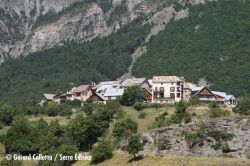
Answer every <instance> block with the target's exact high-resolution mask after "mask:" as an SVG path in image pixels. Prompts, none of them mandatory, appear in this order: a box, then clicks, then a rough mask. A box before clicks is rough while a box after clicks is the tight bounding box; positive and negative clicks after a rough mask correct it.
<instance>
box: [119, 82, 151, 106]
mask: <svg viewBox="0 0 250 166" xmlns="http://www.w3.org/2000/svg"><path fill="white" fill-rule="evenodd" d="M145 98H146V94H145V92H144V90H143V89H141V88H140V87H139V86H132V87H128V88H127V89H126V90H125V92H124V93H123V95H122V97H121V99H120V102H121V104H122V105H125V106H131V105H133V104H135V103H136V102H143V101H145Z"/></svg>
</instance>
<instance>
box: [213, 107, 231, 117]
mask: <svg viewBox="0 0 250 166" xmlns="http://www.w3.org/2000/svg"><path fill="white" fill-rule="evenodd" d="M229 115H230V112H229V111H223V110H221V109H219V108H218V109H213V110H211V111H210V113H209V117H210V118H218V117H225V116H229Z"/></svg>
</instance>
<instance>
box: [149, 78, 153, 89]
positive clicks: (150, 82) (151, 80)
mask: <svg viewBox="0 0 250 166" xmlns="http://www.w3.org/2000/svg"><path fill="white" fill-rule="evenodd" d="M148 83H149V85H150V87H152V86H153V79H149V80H148Z"/></svg>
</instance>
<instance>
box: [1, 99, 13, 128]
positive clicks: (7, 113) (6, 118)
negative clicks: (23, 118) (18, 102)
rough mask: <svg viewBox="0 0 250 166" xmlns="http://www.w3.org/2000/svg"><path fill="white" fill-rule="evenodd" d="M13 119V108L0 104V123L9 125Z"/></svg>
mask: <svg viewBox="0 0 250 166" xmlns="http://www.w3.org/2000/svg"><path fill="white" fill-rule="evenodd" d="M13 118H14V108H12V107H11V106H9V105H6V104H2V105H1V104H0V121H1V122H3V123H4V124H6V125H9V124H10V123H11V122H12V120H13Z"/></svg>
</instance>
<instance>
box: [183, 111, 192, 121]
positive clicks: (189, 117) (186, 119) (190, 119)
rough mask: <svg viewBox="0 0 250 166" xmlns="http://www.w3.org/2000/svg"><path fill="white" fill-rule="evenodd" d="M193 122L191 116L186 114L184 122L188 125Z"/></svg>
mask: <svg viewBox="0 0 250 166" xmlns="http://www.w3.org/2000/svg"><path fill="white" fill-rule="evenodd" d="M191 121H192V117H191V115H190V114H189V113H186V114H185V117H184V122H185V123H186V124H187V123H190V122H191Z"/></svg>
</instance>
